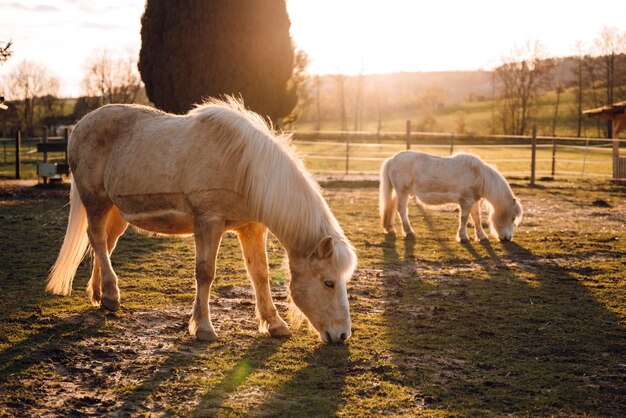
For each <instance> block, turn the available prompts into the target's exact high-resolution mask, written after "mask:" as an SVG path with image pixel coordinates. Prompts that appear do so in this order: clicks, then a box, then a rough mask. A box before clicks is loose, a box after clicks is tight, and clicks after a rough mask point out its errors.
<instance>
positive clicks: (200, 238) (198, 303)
mask: <svg viewBox="0 0 626 418" xmlns="http://www.w3.org/2000/svg"><path fill="white" fill-rule="evenodd" d="M223 233H224V222H223V221H218V220H212V219H208V220H202V219H197V220H196V223H195V227H194V238H195V243H196V297H195V299H194V303H193V311H192V313H191V319H190V320H189V333H190V334H191V335H195V336H196V338H197V339H199V340H203V341H215V340H217V334H215V329H214V328H213V324H212V323H211V312H210V310H209V295H210V292H211V283H213V279H214V278H215V262H216V258H217V251H218V249H219V246H220V241H221V240H222V234H223Z"/></svg>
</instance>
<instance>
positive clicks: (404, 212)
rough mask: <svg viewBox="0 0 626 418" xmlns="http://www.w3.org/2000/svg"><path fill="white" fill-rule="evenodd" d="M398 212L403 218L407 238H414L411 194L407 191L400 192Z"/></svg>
mask: <svg viewBox="0 0 626 418" xmlns="http://www.w3.org/2000/svg"><path fill="white" fill-rule="evenodd" d="M397 205H398V213H399V214H400V219H402V228H403V229H404V233H405V234H406V237H407V238H414V237H415V231H413V228H411V224H410V223H409V208H408V206H409V195H408V193H406V192H398V203H397Z"/></svg>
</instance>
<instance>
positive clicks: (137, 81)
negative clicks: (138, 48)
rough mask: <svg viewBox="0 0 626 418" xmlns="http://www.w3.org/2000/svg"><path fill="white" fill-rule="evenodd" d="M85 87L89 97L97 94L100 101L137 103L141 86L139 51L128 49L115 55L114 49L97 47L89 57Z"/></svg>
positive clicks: (104, 102) (106, 102) (86, 65)
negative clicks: (138, 62)
mask: <svg viewBox="0 0 626 418" xmlns="http://www.w3.org/2000/svg"><path fill="white" fill-rule="evenodd" d="M85 69H86V74H85V78H84V80H83V88H84V90H85V93H86V95H87V96H91V97H94V96H97V97H100V98H101V100H102V103H101V104H109V103H134V102H135V100H136V98H137V94H138V93H139V91H140V89H141V78H140V77H139V73H138V71H137V59H136V54H135V53H134V52H133V51H130V50H129V51H127V52H126V53H125V54H122V55H118V56H116V55H115V54H114V53H113V52H112V51H111V50H108V49H101V50H96V51H94V52H93V54H92V55H91V56H90V57H89V58H87V61H86V64H85Z"/></svg>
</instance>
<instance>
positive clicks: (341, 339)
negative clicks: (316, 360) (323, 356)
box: [320, 331, 351, 344]
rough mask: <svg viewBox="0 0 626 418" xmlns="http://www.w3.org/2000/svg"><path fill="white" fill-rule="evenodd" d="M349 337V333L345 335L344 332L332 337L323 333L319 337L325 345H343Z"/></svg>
mask: <svg viewBox="0 0 626 418" xmlns="http://www.w3.org/2000/svg"><path fill="white" fill-rule="evenodd" d="M350 335H351V333H348V334H346V333H345V332H342V333H341V334H339V335H335V336H334V337H333V336H332V335H331V333H330V332H328V331H325V332H324V333H323V334H321V335H320V336H321V337H322V341H324V342H325V343H328V344H343V343H345V342H346V340H347V339H348V338H350Z"/></svg>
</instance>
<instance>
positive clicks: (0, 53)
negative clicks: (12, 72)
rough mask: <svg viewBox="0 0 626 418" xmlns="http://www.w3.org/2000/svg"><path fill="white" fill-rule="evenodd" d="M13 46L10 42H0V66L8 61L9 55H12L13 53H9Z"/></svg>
mask: <svg viewBox="0 0 626 418" xmlns="http://www.w3.org/2000/svg"><path fill="white" fill-rule="evenodd" d="M12 45H13V42H12V41H9V42H4V43H3V42H0V64H2V63H4V62H5V61H6V60H8V59H9V58H10V57H11V55H13V51H11V46H12Z"/></svg>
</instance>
